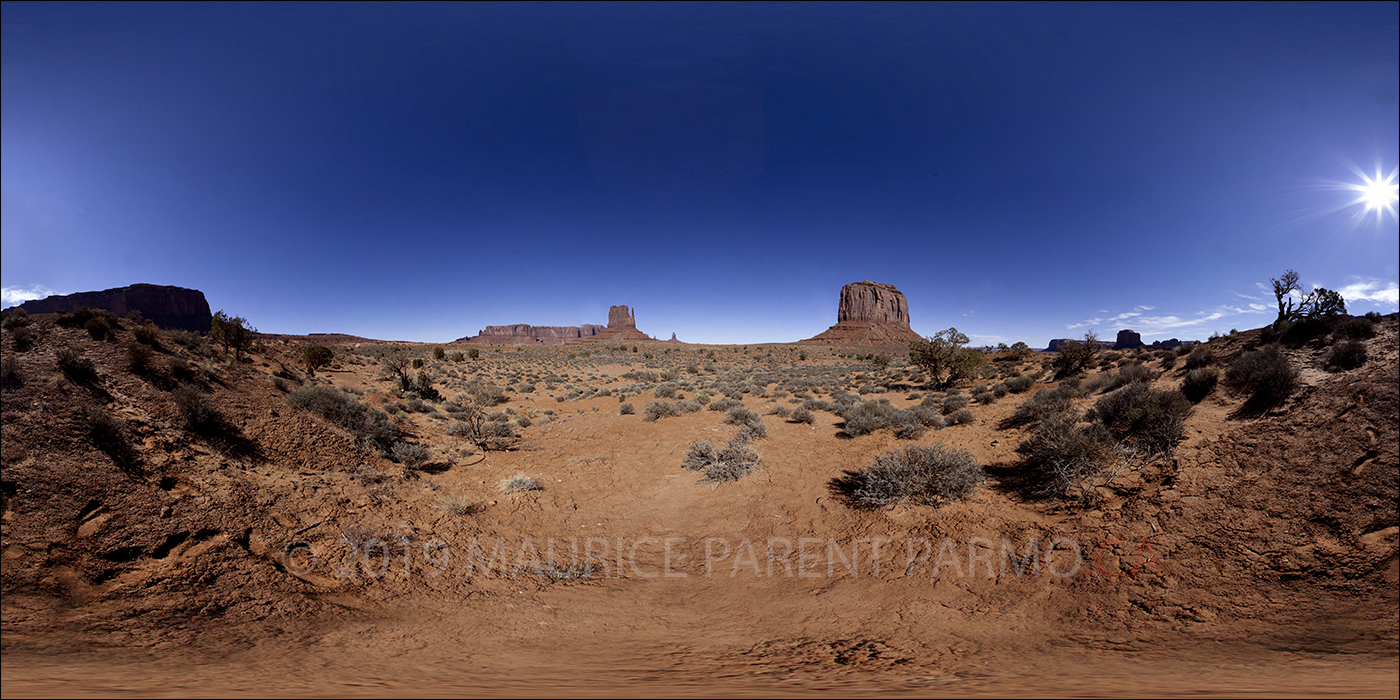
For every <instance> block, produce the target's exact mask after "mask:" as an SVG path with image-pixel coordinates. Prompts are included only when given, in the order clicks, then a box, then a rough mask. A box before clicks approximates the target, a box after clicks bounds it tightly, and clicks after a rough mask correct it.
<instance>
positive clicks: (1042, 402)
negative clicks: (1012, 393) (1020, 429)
mask: <svg viewBox="0 0 1400 700" xmlns="http://www.w3.org/2000/svg"><path fill="white" fill-rule="evenodd" d="M1071 393H1072V392H1066V391H1061V390H1060V389H1058V388H1057V389H1041V390H1040V391H1037V392H1035V393H1034V394H1032V395H1031V397H1030V398H1029V399H1026V400H1025V401H1022V402H1021V405H1020V406H1017V407H1016V411H1015V413H1013V414H1011V418H1010V421H1009V422H1010V423H1011V424H1012V425H1024V424H1026V423H1033V422H1035V421H1038V420H1041V419H1043V418H1044V417H1045V416H1048V415H1050V414H1052V413H1057V412H1059V411H1065V410H1068V409H1069V405H1070V401H1071V399H1072V397H1071Z"/></svg>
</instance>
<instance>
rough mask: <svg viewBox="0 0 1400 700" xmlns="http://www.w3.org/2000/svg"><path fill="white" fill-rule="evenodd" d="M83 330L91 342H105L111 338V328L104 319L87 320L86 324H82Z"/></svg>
mask: <svg viewBox="0 0 1400 700" xmlns="http://www.w3.org/2000/svg"><path fill="white" fill-rule="evenodd" d="M83 328H84V329H85V330H86V331H87V332H88V335H89V336H90V337H91V338H92V339H93V340H106V339H108V338H110V337H112V327H111V326H109V325H107V321H106V319H103V318H101V317H94V318H90V319H88V322H87V323H85V324H83Z"/></svg>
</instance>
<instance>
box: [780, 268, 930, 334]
mask: <svg viewBox="0 0 1400 700" xmlns="http://www.w3.org/2000/svg"><path fill="white" fill-rule="evenodd" d="M919 339H920V336H919V334H918V333H915V332H914V331H913V330H912V329H910V328H909V300H908V299H906V298H904V294H903V293H902V292H900V291H899V290H898V289H895V288H894V285H889V284H880V283H879V282H871V281H869V280H866V281H863V282H852V283H850V284H848V285H846V286H844V287H842V288H841V302H840V305H839V306H838V307H837V309H836V325H834V326H832V327H830V328H828V329H826V330H825V331H823V332H822V333H820V334H818V335H816V336H814V337H811V338H808V339H806V340H801V341H798V342H801V343H814V344H821V345H863V346H872V347H887V346H904V345H907V344H908V343H909V341H911V340H919Z"/></svg>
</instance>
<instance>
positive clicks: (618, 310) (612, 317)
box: [578, 306, 656, 343]
mask: <svg viewBox="0 0 1400 700" xmlns="http://www.w3.org/2000/svg"><path fill="white" fill-rule="evenodd" d="M655 340H656V339H655V338H653V337H651V336H649V335H647V334H646V333H643V332H641V331H639V330H637V318H636V316H633V315H632V311H631V310H630V309H628V308H627V307H626V306H611V307H608V327H607V328H604V329H603V330H602V331H601V332H600V333H598V334H597V335H594V336H592V337H588V338H580V339H579V340H578V342H581V343H631V342H637V341H646V342H653V341H655Z"/></svg>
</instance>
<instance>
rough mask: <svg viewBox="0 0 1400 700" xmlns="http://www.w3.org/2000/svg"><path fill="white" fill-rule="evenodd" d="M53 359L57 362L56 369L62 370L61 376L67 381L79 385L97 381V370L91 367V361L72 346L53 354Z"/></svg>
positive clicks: (62, 348)
mask: <svg viewBox="0 0 1400 700" xmlns="http://www.w3.org/2000/svg"><path fill="white" fill-rule="evenodd" d="M54 358H55V359H57V360H58V368H59V369H61V370H63V376H65V377H68V379H69V380H71V381H74V382H77V383H79V384H83V383H87V382H93V381H96V380H97V368H96V367H94V366H93V364H92V360H90V359H88V358H86V357H83V353H82V351H81V350H78V349H77V348H74V347H72V346H66V347H61V348H59V349H58V351H57V352H55V353H54Z"/></svg>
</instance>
